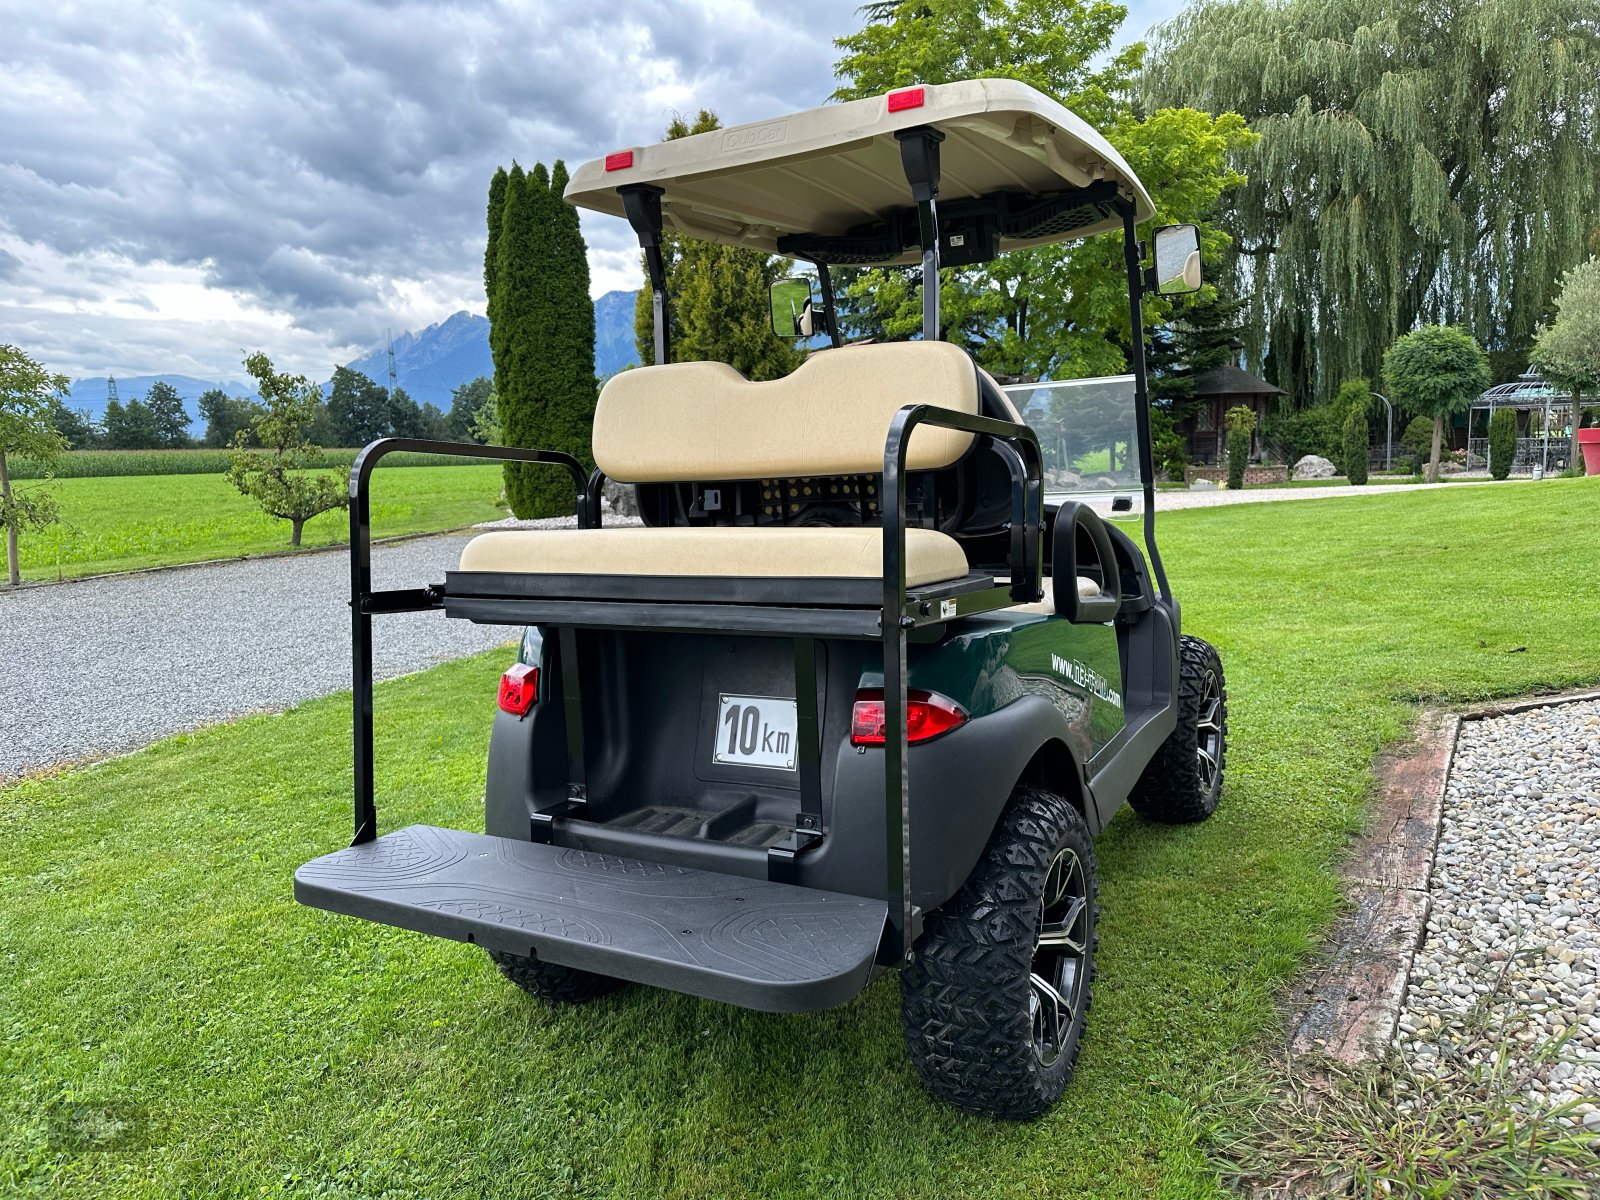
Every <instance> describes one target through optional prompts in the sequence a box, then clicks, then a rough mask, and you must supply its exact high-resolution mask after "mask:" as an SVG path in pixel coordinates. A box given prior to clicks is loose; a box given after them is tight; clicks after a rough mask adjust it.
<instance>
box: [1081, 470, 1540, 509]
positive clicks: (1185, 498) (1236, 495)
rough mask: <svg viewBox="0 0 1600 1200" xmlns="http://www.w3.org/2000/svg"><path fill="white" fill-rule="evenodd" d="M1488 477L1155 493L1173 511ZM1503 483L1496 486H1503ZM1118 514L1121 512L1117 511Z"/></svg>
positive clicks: (1140, 500) (1140, 502)
mask: <svg viewBox="0 0 1600 1200" xmlns="http://www.w3.org/2000/svg"><path fill="white" fill-rule="evenodd" d="M1495 482H1496V481H1494V480H1489V479H1472V480H1462V481H1459V482H1456V483H1368V484H1363V485H1362V486H1361V487H1351V486H1350V485H1349V484H1348V483H1336V484H1331V485H1330V486H1328V487H1298V488H1295V487H1279V488H1272V487H1262V488H1245V489H1242V490H1240V491H1237V492H1230V491H1227V490H1225V489H1223V488H1218V489H1217V490H1215V491H1200V492H1191V491H1181V492H1178V491H1158V492H1157V493H1156V512H1157V513H1164V512H1176V511H1177V510H1178V509H1180V508H1218V507H1221V506H1222V505H1225V504H1265V503H1266V502H1268V501H1270V500H1336V499H1338V498H1339V497H1341V496H1381V495H1384V494H1385V493H1386V492H1431V491H1433V490H1434V489H1436V488H1444V487H1448V488H1461V487H1476V486H1478V485H1480V484H1484V485H1486V484H1490V483H1495ZM1527 482H1530V481H1529V480H1506V481H1504V483H1527ZM1504 483H1501V484H1499V486H1504ZM1128 495H1130V496H1131V497H1132V499H1133V508H1132V510H1131V511H1132V512H1133V513H1142V512H1143V511H1144V497H1143V496H1142V495H1141V494H1140V492H1139V491H1138V490H1137V489H1135V490H1133V491H1131V492H1129V493H1128ZM1065 498H1069V499H1076V500H1087V502H1088V503H1089V504H1090V505H1092V506H1093V507H1094V508H1095V509H1096V510H1098V511H1100V512H1105V513H1109V512H1110V511H1111V498H1110V497H1109V496H1107V497H1105V498H1104V499H1102V498H1100V497H1098V496H1093V495H1091V496H1088V497H1085V496H1083V495H1081V494H1080V495H1074V496H1071V497H1065ZM1119 515H1120V514H1119Z"/></svg>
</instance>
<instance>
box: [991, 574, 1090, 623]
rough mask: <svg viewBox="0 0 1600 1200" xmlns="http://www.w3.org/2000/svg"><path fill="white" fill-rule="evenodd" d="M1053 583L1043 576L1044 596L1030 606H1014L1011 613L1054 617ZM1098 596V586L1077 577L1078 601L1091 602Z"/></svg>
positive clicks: (1083, 577) (1080, 576) (1088, 580)
mask: <svg viewBox="0 0 1600 1200" xmlns="http://www.w3.org/2000/svg"><path fill="white" fill-rule="evenodd" d="M1054 582H1055V581H1054V580H1052V579H1051V578H1050V577H1049V576H1048V575H1047V576H1045V578H1044V595H1043V596H1041V597H1040V598H1039V599H1037V600H1035V601H1034V602H1033V603H1032V604H1017V605H1014V606H1013V608H1012V611H1013V612H1025V613H1044V614H1046V615H1047V616H1054V615H1055V611H1056V597H1055V590H1054ZM1099 594H1100V585H1099V584H1098V583H1096V582H1095V581H1094V580H1092V579H1090V578H1089V577H1088V576H1087V575H1079V576H1078V599H1080V600H1092V599H1094V598H1095V597H1096V596H1098V595H1099Z"/></svg>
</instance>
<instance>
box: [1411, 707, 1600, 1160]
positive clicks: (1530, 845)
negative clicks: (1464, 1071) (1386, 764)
mask: <svg viewBox="0 0 1600 1200" xmlns="http://www.w3.org/2000/svg"><path fill="white" fill-rule="evenodd" d="M1443 817H1444V819H1443V826H1442V829H1441V832H1440V837H1439V848H1438V856H1437V859H1436V861H1435V869H1434V877H1433V885H1432V894H1431V897H1430V899H1431V901H1432V911H1431V912H1430V914H1429V917H1428V923H1427V934H1426V937H1425V939H1424V941H1423V944H1422V947H1421V948H1420V949H1419V950H1418V951H1417V955H1416V958H1415V959H1414V960H1413V962H1412V968H1411V979H1410V983H1409V987H1408V990H1407V995H1406V1001H1405V1005H1404V1007H1403V1008H1402V1009H1401V1011H1400V1032H1399V1036H1398V1038H1397V1043H1398V1045H1399V1047H1400V1049H1401V1050H1402V1051H1403V1052H1404V1053H1405V1054H1406V1055H1407V1056H1408V1057H1409V1058H1410V1059H1411V1060H1412V1062H1413V1063H1414V1064H1415V1065H1416V1066H1417V1068H1418V1070H1419V1071H1420V1072H1422V1073H1424V1074H1430V1075H1441V1076H1445V1075H1447V1074H1448V1073H1449V1071H1450V1070H1452V1069H1459V1068H1460V1067H1461V1066H1462V1065H1464V1064H1484V1063H1487V1062H1489V1061H1490V1060H1491V1059H1492V1058H1493V1057H1494V1056H1495V1055H1496V1054H1497V1053H1499V1051H1500V1048H1501V1046H1502V1044H1503V1045H1504V1046H1505V1047H1506V1048H1507V1050H1508V1051H1509V1053H1508V1055H1507V1060H1506V1063H1505V1065H1506V1068H1507V1069H1508V1070H1509V1071H1510V1072H1511V1073H1512V1076H1513V1077H1519V1076H1520V1077H1521V1078H1522V1079H1523V1080H1524V1087H1523V1090H1524V1093H1525V1095H1526V1098H1527V1101H1528V1103H1529V1104H1531V1105H1534V1106H1540V1107H1543V1106H1545V1105H1550V1104H1564V1103H1569V1102H1573V1101H1577V1102H1580V1103H1579V1107H1578V1108H1577V1109H1576V1111H1575V1113H1574V1115H1573V1117H1572V1118H1571V1119H1572V1120H1575V1121H1581V1122H1582V1123H1583V1125H1584V1127H1585V1128H1586V1129H1588V1130H1591V1131H1600V1105H1597V1104H1596V1103H1595V1102H1594V1101H1595V1099H1596V1098H1600V1013H1597V1011H1596V1010H1597V1008H1600V700H1586V701H1580V702H1576V703H1570V704H1561V705H1552V706H1549V707H1546V708H1539V709H1534V710H1533V711H1531V712H1525V713H1518V714H1515V715H1512V716H1505V717H1491V718H1486V719H1484V720H1481V721H1467V722H1463V723H1462V726H1461V734H1460V738H1459V740H1458V742H1457V745H1456V752H1455V757H1454V759H1453V760H1452V763H1451V767H1450V777H1449V781H1448V784H1447V786H1446V789H1445V796H1444V811H1443ZM1486 1017H1487V1018H1488V1027H1487V1028H1485V1018H1486ZM1563 1035H1566V1036H1567V1039H1568V1040H1567V1041H1566V1042H1565V1043H1564V1044H1563V1045H1561V1046H1560V1047H1559V1049H1556V1050H1554V1053H1553V1054H1552V1055H1551V1057H1550V1058H1549V1059H1543V1058H1542V1057H1541V1051H1545V1052H1548V1051H1550V1050H1551V1049H1552V1043H1553V1042H1554V1041H1555V1039H1557V1038H1560V1037H1561V1036H1563Z"/></svg>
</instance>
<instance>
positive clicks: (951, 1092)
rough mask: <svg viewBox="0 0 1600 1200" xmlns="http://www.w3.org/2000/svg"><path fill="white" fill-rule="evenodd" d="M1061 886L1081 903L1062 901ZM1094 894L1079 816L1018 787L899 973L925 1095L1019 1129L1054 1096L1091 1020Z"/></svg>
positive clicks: (1046, 795) (1059, 801) (1051, 798)
mask: <svg viewBox="0 0 1600 1200" xmlns="http://www.w3.org/2000/svg"><path fill="white" fill-rule="evenodd" d="M1067 873H1071V875H1070V877H1069V875H1068V874H1067ZM1063 887H1065V889H1066V890H1067V891H1071V892H1076V893H1077V895H1075V896H1073V897H1071V898H1068V899H1066V900H1065V901H1064V893H1063V892H1062V888H1063ZM1095 895H1096V877H1095V863H1094V843H1093V842H1092V841H1091V839H1090V837H1089V828H1088V826H1087V825H1085V824H1084V822H1083V818H1082V817H1081V816H1079V814H1078V811H1077V809H1075V808H1073V807H1072V805H1071V804H1069V803H1068V802H1067V801H1066V800H1064V799H1063V798H1062V797H1060V796H1057V795H1055V794H1053V793H1051V792H1046V791H1042V790H1040V789H1037V788H1029V787H1021V788H1018V789H1017V791H1015V792H1013V793H1012V795H1011V799H1010V800H1009V801H1008V802H1007V804H1006V807H1005V810H1004V812H1003V813H1002V815H1001V818H1000V822H999V824H998V825H997V826H996V827H995V831H994V834H993V836H992V837H991V838H990V839H989V844H988V846H987V847H985V848H984V852H983V857H982V858H981V859H979V861H978V865H977V866H976V867H974V868H973V871H972V874H971V875H970V876H969V877H968V879H967V882H966V884H965V885H964V886H963V887H962V889H961V891H960V892H958V893H957V894H956V896H955V897H954V898H953V899H951V900H950V902H949V903H948V904H946V905H944V907H942V908H940V909H939V910H938V911H936V912H934V913H933V914H931V915H930V916H929V917H928V921H927V924H926V926H925V927H924V930H923V934H922V937H921V938H920V939H919V940H918V942H917V944H916V959H915V961H914V962H913V963H912V964H911V965H910V966H909V967H907V968H906V969H905V970H903V971H902V972H901V973H900V1000H901V1004H900V1014H901V1020H902V1023H903V1024H904V1026H905V1034H906V1048H907V1049H908V1050H909V1052H910V1055H911V1062H912V1065H913V1066H914V1067H915V1068H916V1070H917V1074H918V1075H920V1076H921V1077H922V1082H923V1083H924V1085H926V1086H927V1088H928V1090H929V1091H931V1092H932V1093H933V1094H934V1095H936V1096H938V1097H939V1098H940V1099H942V1100H945V1101H947V1102H949V1103H950V1104H953V1105H955V1106H956V1107H958V1108H964V1109H967V1110H969V1111H971V1112H976V1113H981V1114H983V1115H985V1116H991V1117H1004V1118H1010V1119H1014V1120H1025V1119H1027V1118H1030V1117H1036V1116H1039V1115H1040V1114H1041V1113H1043V1112H1044V1111H1045V1110H1047V1109H1048V1108H1049V1107H1050V1106H1051V1105H1052V1104H1054V1103H1055V1102H1056V1101H1057V1100H1058V1099H1059V1098H1060V1096H1061V1092H1062V1090H1063V1089H1064V1088H1065V1087H1066V1086H1067V1080H1068V1078H1070V1076H1071V1075H1072V1068H1073V1065H1074V1064H1075V1063H1076V1062H1077V1059H1078V1046H1079V1044H1080V1042H1081V1040H1082V1037H1083V1027H1084V1021H1085V1018H1086V1017H1087V1015H1088V1011H1089V1004H1090V986H1091V984H1092V982H1093V980H1094V950H1095V912H1096V909H1095ZM1069 946H1070V947H1071V948H1070V949H1069V948H1068V947H1069ZM1068 959H1070V960H1071V966H1070V970H1063V967H1064V965H1065V962H1066V960H1068ZM1041 972H1043V973H1044V974H1041ZM1046 975H1048V976H1049V978H1045V976H1046ZM1051 993H1053V994H1054V998H1053V999H1052V998H1051Z"/></svg>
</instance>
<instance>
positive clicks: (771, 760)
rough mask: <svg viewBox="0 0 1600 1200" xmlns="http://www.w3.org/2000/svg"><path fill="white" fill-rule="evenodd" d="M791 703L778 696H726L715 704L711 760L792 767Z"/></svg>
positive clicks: (792, 717)
mask: <svg viewBox="0 0 1600 1200" xmlns="http://www.w3.org/2000/svg"><path fill="white" fill-rule="evenodd" d="M796 723H797V722H796V718H795V706H794V701H793V700H788V699H785V698H784V697H781V696H729V695H727V694H726V693H724V694H723V695H722V696H721V697H720V702H719V703H718V705H717V730H716V736H715V737H714V738H713V739H712V742H711V761H712V762H714V763H720V764H723V765H725V766H739V767H769V768H771V769H772V770H774V771H792V770H794V750H795V732H796V730H795V726H796Z"/></svg>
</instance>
